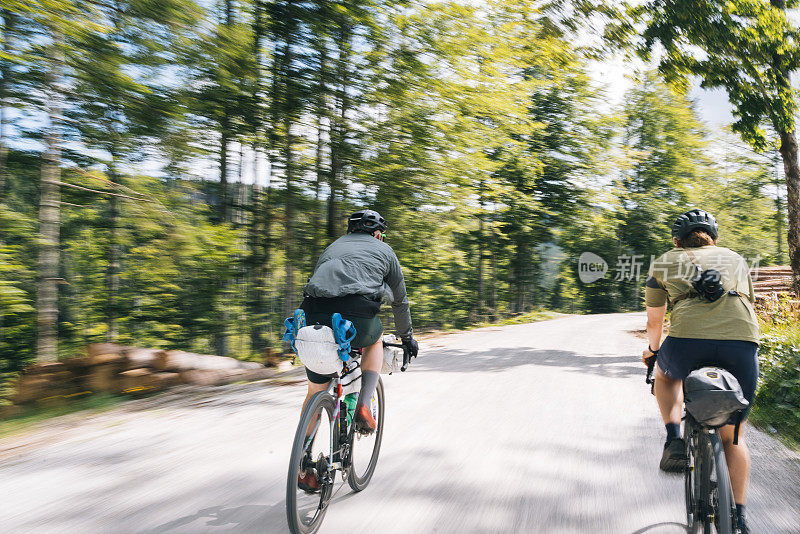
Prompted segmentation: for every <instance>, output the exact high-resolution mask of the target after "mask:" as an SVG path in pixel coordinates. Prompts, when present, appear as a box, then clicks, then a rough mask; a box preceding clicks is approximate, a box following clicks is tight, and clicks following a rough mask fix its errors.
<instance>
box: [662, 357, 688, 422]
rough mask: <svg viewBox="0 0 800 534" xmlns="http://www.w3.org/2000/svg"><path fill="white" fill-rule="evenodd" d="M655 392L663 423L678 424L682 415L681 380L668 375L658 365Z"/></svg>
mask: <svg viewBox="0 0 800 534" xmlns="http://www.w3.org/2000/svg"><path fill="white" fill-rule="evenodd" d="M655 393H656V401H657V402H658V409H659V410H661V418H662V419H663V420H664V424H665V425H666V424H668V423H677V424H678V425H680V424H681V416H682V415H683V382H682V381H681V380H676V379H674V378H670V377H668V376H667V375H666V374H664V371H662V370H661V368H660V367H657V368H656V387H655Z"/></svg>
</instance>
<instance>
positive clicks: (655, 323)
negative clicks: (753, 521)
mask: <svg viewBox="0 0 800 534" xmlns="http://www.w3.org/2000/svg"><path fill="white" fill-rule="evenodd" d="M666 315H667V305H666V304H664V305H663V306H647V341H648V342H649V343H650V345H649V346H650V350H654V351H655V350H658V348H659V347H660V346H661V333H662V329H663V328H664V317H665V316H666Z"/></svg>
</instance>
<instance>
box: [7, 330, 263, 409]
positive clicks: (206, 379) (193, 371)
mask: <svg viewBox="0 0 800 534" xmlns="http://www.w3.org/2000/svg"><path fill="white" fill-rule="evenodd" d="M272 374H273V371H272V370H270V369H268V368H267V367H264V365H262V364H260V363H257V362H244V361H239V360H236V359H234V358H226V357H224V356H212V355H208V354H194V353H192V352H184V351H180V350H167V351H164V350H157V349H147V348H141V347H126V346H123V345H115V344H111V343H95V344H92V345H89V346H88V347H87V351H86V356H83V357H77V358H69V359H67V360H64V361H61V362H54V363H44V364H35V365H32V366H30V367H28V368H27V369H25V370H24V371H23V372H22V374H21V375H20V377H19V379H18V380H17V383H16V385H15V392H14V394H13V396H12V397H11V401H12V402H13V403H14V404H17V405H21V404H30V403H33V402H39V401H43V402H53V403H58V402H59V401H64V400H65V399H70V398H74V397H78V396H81V395H89V394H92V393H111V394H120V393H121V394H132V395H140V394H147V393H154V392H157V391H162V390H164V389H166V388H168V387H171V386H175V385H179V384H189V385H199V386H219V385H223V384H230V383H232V382H238V381H252V380H261V379H263V378H268V377H270V376H271V375H272Z"/></svg>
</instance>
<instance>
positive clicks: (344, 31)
mask: <svg viewBox="0 0 800 534" xmlns="http://www.w3.org/2000/svg"><path fill="white" fill-rule="evenodd" d="M351 36H352V31H351V28H350V25H349V23H348V22H346V21H343V22H341V23H340V25H339V43H338V45H339V57H338V58H337V61H336V79H337V80H338V81H339V84H340V85H339V88H338V90H337V95H336V101H337V104H338V110H337V111H338V112H337V113H336V114H334V118H335V120H334V123H335V124H332V125H331V138H332V139H331V169H330V173H329V174H328V176H329V180H328V188H329V189H330V195H329V197H328V221H327V224H326V228H327V235H328V238H329V239H333V238H335V237H336V235H337V233H338V231H337V229H338V228H339V227H340V219H341V215H340V213H339V206H338V204H337V197H338V195H339V192H340V191H341V190H342V188H343V182H344V167H345V164H346V154H345V151H346V150H347V113H348V111H349V108H350V98H349V96H348V94H347V91H348V90H349V76H348V74H349V73H348V67H349V63H348V62H349V61H350V45H351V43H350V39H351Z"/></svg>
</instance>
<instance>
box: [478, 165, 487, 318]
mask: <svg viewBox="0 0 800 534" xmlns="http://www.w3.org/2000/svg"><path fill="white" fill-rule="evenodd" d="M483 188H484V182H483V180H481V181H480V183H479V184H478V209H479V211H478V315H479V316H481V315H483V313H484V309H485V308H486V287H485V283H484V279H483V278H484V275H483V259H484V258H483V256H484V251H485V247H484V239H483V236H484V226H485V224H484V222H483V218H484V216H485V207H484V198H483Z"/></svg>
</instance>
